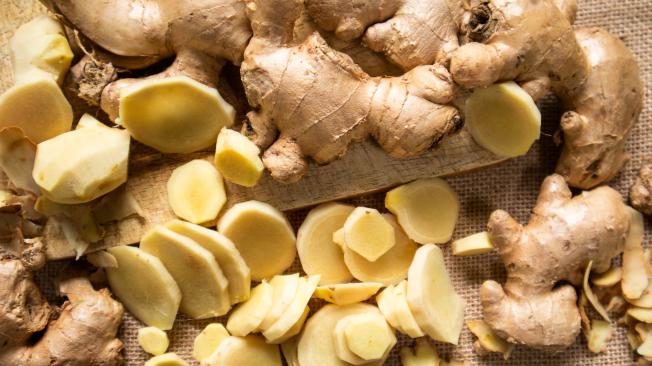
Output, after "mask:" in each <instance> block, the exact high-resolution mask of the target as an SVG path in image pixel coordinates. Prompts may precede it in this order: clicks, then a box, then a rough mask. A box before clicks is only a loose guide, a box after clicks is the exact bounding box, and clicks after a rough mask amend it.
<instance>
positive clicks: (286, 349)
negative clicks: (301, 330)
mask: <svg viewBox="0 0 652 366" xmlns="http://www.w3.org/2000/svg"><path fill="white" fill-rule="evenodd" d="M298 344H299V337H293V338H290V339H288V340H287V341H285V342H283V343H281V352H282V353H283V358H284V359H285V361H286V362H287V364H288V366H299V355H298V350H297V346H298Z"/></svg>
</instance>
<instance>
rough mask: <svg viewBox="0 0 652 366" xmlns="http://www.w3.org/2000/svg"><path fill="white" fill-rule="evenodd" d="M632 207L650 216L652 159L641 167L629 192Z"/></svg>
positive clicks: (651, 206)
mask: <svg viewBox="0 0 652 366" xmlns="http://www.w3.org/2000/svg"><path fill="white" fill-rule="evenodd" d="M629 199H630V201H631V202H632V206H634V208H636V209H637V210H639V211H641V212H643V213H644V214H646V215H652V159H648V160H647V161H645V162H644V163H643V165H642V166H641V170H640V171H639V172H638V177H636V181H635V182H634V185H633V186H632V188H631V189H630V191H629Z"/></svg>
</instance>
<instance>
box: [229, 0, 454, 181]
mask: <svg viewBox="0 0 652 366" xmlns="http://www.w3.org/2000/svg"><path fill="white" fill-rule="evenodd" d="M301 12H302V5H301V2H300V1H298V0H292V1H287V0H268V1H260V0H250V1H247V13H248V16H249V18H250V21H251V25H252V29H253V32H254V37H253V38H252V39H251V41H250V43H249V45H248V47H247V49H246V51H245V60H244V62H243V63H242V68H241V76H242V80H243V84H244V86H245V92H246V94H247V98H248V100H249V104H250V105H251V106H252V107H253V108H255V109H256V110H254V111H252V112H250V113H249V114H248V115H247V116H248V121H247V123H246V124H245V127H244V128H243V133H245V134H246V135H248V136H249V137H250V138H251V139H252V140H253V141H254V142H255V143H256V144H257V145H258V146H260V147H261V149H263V150H265V152H264V154H263V162H264V164H265V166H266V167H267V168H268V169H269V171H270V173H271V174H272V176H273V177H274V178H275V179H277V180H280V181H284V182H292V181H296V180H298V179H299V178H300V177H301V176H302V174H303V173H304V172H305V170H306V168H307V161H306V157H311V158H312V159H313V160H315V161H316V162H317V163H319V164H325V163H328V162H331V161H332V160H335V159H337V158H339V157H340V156H342V155H343V154H344V153H345V152H346V150H347V148H348V146H349V145H350V144H351V143H352V142H354V141H360V140H363V139H365V138H366V137H367V136H369V135H371V136H372V137H373V138H374V139H375V140H376V141H377V142H378V143H379V144H380V146H381V147H382V148H383V149H384V150H386V151H387V152H389V153H390V154H391V155H393V156H397V157H407V156H412V155H416V154H419V153H422V152H423V151H425V150H427V149H428V148H429V147H430V146H432V145H433V144H434V143H437V142H438V141H439V140H441V139H442V138H443V137H444V136H445V135H447V134H449V133H451V132H453V131H454V130H455V129H456V128H457V127H458V126H459V124H460V118H459V115H458V113H457V110H456V109H455V108H453V107H451V106H448V105H446V104H447V103H449V102H450V101H451V100H452V99H453V97H454V91H453V85H452V81H451V80H450V77H449V74H448V72H447V71H446V69H445V68H444V67H443V66H441V65H430V66H421V67H418V68H415V69H413V70H411V71H410V72H408V73H406V74H404V75H403V76H401V77H385V78H381V77H370V76H369V75H368V74H366V73H365V72H364V71H362V69H360V67H358V66H357V65H356V64H355V63H354V62H353V61H352V60H351V58H350V57H349V56H347V55H345V54H343V53H340V52H337V51H335V50H333V49H332V48H331V47H329V46H328V44H326V42H325V41H324V40H323V39H322V37H321V36H320V35H319V33H317V32H315V33H313V34H312V35H310V36H308V37H307V38H305V39H303V40H301V41H300V42H296V41H295V40H294V39H293V29H294V25H295V22H296V21H297V19H299V17H300V15H301ZM277 135H278V136H277Z"/></svg>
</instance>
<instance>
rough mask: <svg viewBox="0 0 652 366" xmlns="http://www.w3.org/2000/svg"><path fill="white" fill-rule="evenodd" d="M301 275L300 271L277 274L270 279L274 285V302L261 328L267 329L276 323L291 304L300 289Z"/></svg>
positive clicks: (270, 282)
mask: <svg viewBox="0 0 652 366" xmlns="http://www.w3.org/2000/svg"><path fill="white" fill-rule="evenodd" d="M300 282H301V281H300V277H299V274H298V273H294V274H288V275H277V276H274V277H273V278H272V280H271V281H269V284H270V285H271V286H272V289H273V293H272V304H271V305H270V307H269V311H268V312H267V314H266V316H265V319H263V321H262V322H261V324H260V329H267V328H269V327H270V326H272V324H274V323H275V322H276V321H277V320H278V319H279V318H280V317H281V315H282V314H283V312H284V311H285V310H286V309H287V308H288V307H289V306H290V304H291V303H292V301H294V298H295V297H296V295H297V293H298V290H299V283H300Z"/></svg>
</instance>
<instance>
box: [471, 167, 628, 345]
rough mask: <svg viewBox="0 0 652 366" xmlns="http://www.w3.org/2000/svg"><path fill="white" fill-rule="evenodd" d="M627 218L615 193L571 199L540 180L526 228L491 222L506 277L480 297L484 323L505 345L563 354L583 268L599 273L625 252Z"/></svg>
mask: <svg viewBox="0 0 652 366" xmlns="http://www.w3.org/2000/svg"><path fill="white" fill-rule="evenodd" d="M629 223H630V214H629V212H628V207H627V206H626V205H625V204H624V203H623V200H622V198H621V196H620V194H619V193H618V192H616V191H615V190H613V189H612V188H609V187H606V186H602V187H599V188H596V189H594V190H592V191H586V192H583V193H582V194H580V195H578V196H576V197H572V194H571V192H570V190H569V188H568V186H567V184H566V183H565V181H564V178H563V177H562V176H560V175H556V174H554V175H551V176H549V177H547V178H546V179H545V180H544V182H543V184H542V186H541V190H540V192H539V197H538V199H537V204H536V206H535V208H534V210H533V213H532V216H531V218H530V221H529V222H528V224H527V225H526V226H522V225H521V224H519V223H518V222H517V221H516V220H514V219H513V218H512V217H511V216H510V215H509V214H508V213H507V212H505V211H502V210H498V211H495V212H493V213H492V214H491V217H490V218H489V223H488V230H489V235H490V237H491V241H492V242H493V243H494V245H495V246H496V248H497V249H498V251H499V252H500V255H501V257H502V259H503V262H504V264H505V268H506V269H507V282H506V283H505V285H504V286H501V285H500V284H499V283H497V282H495V281H492V280H489V281H486V282H485V283H484V284H483V285H482V288H481V289H480V300H481V303H482V308H483V311H484V317H485V321H487V323H488V324H489V325H490V326H491V328H492V329H493V330H494V331H496V332H497V334H498V335H499V336H501V337H503V338H504V339H506V340H507V341H509V342H511V343H515V344H522V345H526V346H529V347H534V348H540V349H544V350H559V349H562V348H565V347H568V346H570V345H571V344H573V342H574V341H575V338H576V337H577V335H578V334H579V332H580V314H579V311H578V307H577V294H576V292H575V289H574V288H573V286H571V285H568V284H564V285H560V284H559V283H560V281H566V282H569V283H571V284H574V285H578V284H581V281H582V278H583V272H584V270H585V269H586V266H587V264H588V263H589V261H593V268H594V269H595V270H596V271H598V272H600V271H606V270H607V269H608V268H609V267H610V264H611V259H612V258H613V257H615V256H617V255H619V254H620V253H621V252H622V251H623V248H624V245H625V240H626V237H627V234H628V232H629Z"/></svg>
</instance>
